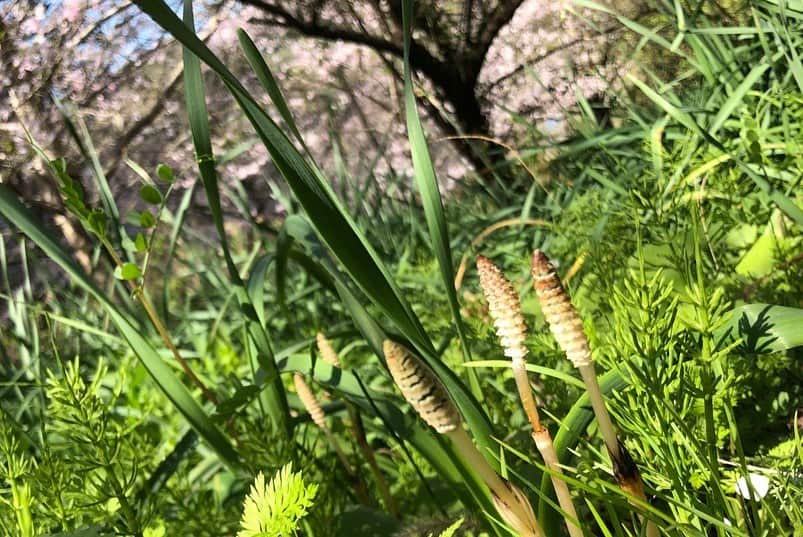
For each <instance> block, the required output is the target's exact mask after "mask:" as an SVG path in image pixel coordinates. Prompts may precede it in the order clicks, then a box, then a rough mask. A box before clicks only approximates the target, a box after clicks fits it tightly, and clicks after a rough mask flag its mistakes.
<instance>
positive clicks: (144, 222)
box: [139, 211, 156, 229]
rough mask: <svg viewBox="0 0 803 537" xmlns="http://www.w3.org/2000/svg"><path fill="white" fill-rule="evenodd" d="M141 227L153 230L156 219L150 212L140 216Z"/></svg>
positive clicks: (144, 212) (142, 213) (143, 212)
mask: <svg viewBox="0 0 803 537" xmlns="http://www.w3.org/2000/svg"><path fill="white" fill-rule="evenodd" d="M139 225H140V226H142V227H143V228H145V229H148V228H151V227H153V226H154V225H156V219H155V218H154V217H153V215H152V214H151V213H150V211H142V212H141V213H140V214H139Z"/></svg>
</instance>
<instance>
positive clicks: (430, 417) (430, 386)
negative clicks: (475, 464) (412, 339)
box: [383, 339, 460, 434]
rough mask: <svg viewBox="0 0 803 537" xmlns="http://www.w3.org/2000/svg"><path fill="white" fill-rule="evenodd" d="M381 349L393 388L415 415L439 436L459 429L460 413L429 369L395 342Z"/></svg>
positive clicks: (387, 340)
mask: <svg viewBox="0 0 803 537" xmlns="http://www.w3.org/2000/svg"><path fill="white" fill-rule="evenodd" d="M383 350H384V352H385V360H386V361H387V364H388V369H389V370H390V374H391V375H392V376H393V380H394V381H395V382H396V386H398V387H399V390H401V392H402V395H403V396H404V398H405V399H407V402H408V403H410V405H411V406H412V407H413V408H414V409H415V411H416V412H417V413H418V415H419V416H421V418H422V419H423V420H424V421H425V422H427V424H428V425H429V426H430V427H432V428H433V429H435V430H436V431H437V432H439V433H441V434H444V433H448V432H450V431H454V430H456V429H459V428H460V413H459V412H458V410H457V407H456V406H455V404H454V402H453V401H452V399H451V397H449V394H448V393H446V388H444V387H443V384H441V383H440V381H439V380H438V379H437V377H435V374H434V373H433V372H432V370H430V369H429V367H427V366H426V365H425V364H424V363H423V362H422V361H421V360H419V359H418V358H416V357H415V356H413V353H411V352H410V351H409V349H407V348H406V347H404V346H403V345H400V344H398V343H396V342H395V341H391V340H389V339H386V340H385V342H384V344H383Z"/></svg>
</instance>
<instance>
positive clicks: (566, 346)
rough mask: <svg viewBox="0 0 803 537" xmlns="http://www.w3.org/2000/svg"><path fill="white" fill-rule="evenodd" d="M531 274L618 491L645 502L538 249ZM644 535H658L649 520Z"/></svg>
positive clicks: (571, 315) (573, 315) (574, 322)
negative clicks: (577, 379) (579, 383)
mask: <svg viewBox="0 0 803 537" xmlns="http://www.w3.org/2000/svg"><path fill="white" fill-rule="evenodd" d="M532 275H533V285H534V287H535V292H536V294H537V295H538V301H539V303H540V304H541V311H542V312H543V314H544V317H545V318H546V320H547V324H549V329H550V330H551V331H552V334H553V335H554V336H555V339H556V340H557V342H558V345H559V346H560V348H561V349H562V350H563V352H564V353H565V354H566V358H568V359H569V361H571V362H572V364H574V366H575V367H576V368H577V369H578V370H579V371H580V376H581V377H582V378H583V383H584V384H585V386H586V391H587V392H588V396H589V399H590V401H591V407H592V408H593V410H594V416H595V417H596V419H597V423H598V425H599V429H600V433H602V437H603V440H604V441H605V446H606V447H607V448H608V454H609V455H610V457H611V463H612V466H613V473H614V477H615V478H616V482H617V484H618V485H619V488H621V489H622V490H623V491H625V492H627V493H629V494H631V495H633V496H634V497H636V498H639V499H640V500H643V501H645V502H646V501H647V496H646V495H645V493H644V482H643V481H642V479H641V473H640V472H639V470H638V467H637V466H636V464H635V463H634V462H633V458H632V457H631V456H630V453H629V452H628V451H627V449H626V448H625V446H624V444H622V443H621V442H620V441H619V439H618V437H617V436H616V431H615V430H614V427H613V422H612V421H611V417H610V414H609V413H608V409H607V407H606V406H605V400H604V399H603V397H602V391H601V390H600V387H599V382H598V380H597V373H596V371H595V369H594V362H593V361H592V360H591V349H590V348H589V346H588V338H587V337H586V334H585V332H584V331H583V321H582V320H581V319H580V316H579V315H578V314H577V311H576V310H575V309H574V306H573V305H572V302H571V299H570V298H569V295H568V293H566V289H564V287H563V284H562V283H561V281H560V278H558V275H557V272H556V271H555V267H554V266H553V265H552V262H551V261H550V260H549V258H548V257H547V256H546V254H544V253H543V252H542V251H541V250H536V251H535V252H533V261H532ZM631 503H632V502H631ZM647 535H648V536H650V537H652V536H655V535H658V529H657V527H656V526H655V523H654V522H652V521H648V522H647Z"/></svg>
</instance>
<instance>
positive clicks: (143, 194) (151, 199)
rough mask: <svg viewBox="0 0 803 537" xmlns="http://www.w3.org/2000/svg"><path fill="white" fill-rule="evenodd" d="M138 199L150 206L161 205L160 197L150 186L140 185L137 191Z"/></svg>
mask: <svg viewBox="0 0 803 537" xmlns="http://www.w3.org/2000/svg"><path fill="white" fill-rule="evenodd" d="M139 197H140V198H142V199H143V200H145V201H146V202H147V203H150V204H151V205H159V204H160V203H162V195H161V194H160V193H159V191H158V190H156V188H155V187H153V186H151V185H142V188H140V189H139Z"/></svg>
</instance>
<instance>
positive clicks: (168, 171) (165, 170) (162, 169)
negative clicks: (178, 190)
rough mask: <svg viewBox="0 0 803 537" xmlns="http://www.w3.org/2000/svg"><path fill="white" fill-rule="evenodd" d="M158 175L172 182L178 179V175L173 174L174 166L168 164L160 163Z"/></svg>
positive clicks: (157, 170) (157, 168)
mask: <svg viewBox="0 0 803 537" xmlns="http://www.w3.org/2000/svg"><path fill="white" fill-rule="evenodd" d="M156 175H158V176H159V179H161V180H162V181H166V182H168V183H172V182H173V181H175V180H176V177H175V175H174V174H173V168H171V167H170V166H168V165H167V164H159V165H158V166H156Z"/></svg>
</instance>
